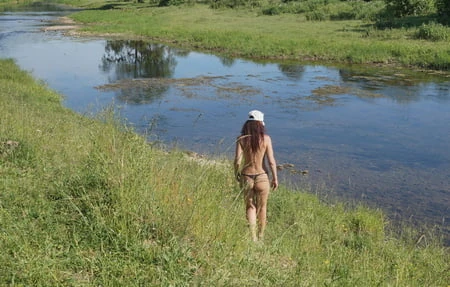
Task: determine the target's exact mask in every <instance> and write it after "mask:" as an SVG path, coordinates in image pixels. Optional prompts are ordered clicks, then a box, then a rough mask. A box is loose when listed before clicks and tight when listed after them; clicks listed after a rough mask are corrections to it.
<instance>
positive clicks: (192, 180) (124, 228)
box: [0, 59, 450, 287]
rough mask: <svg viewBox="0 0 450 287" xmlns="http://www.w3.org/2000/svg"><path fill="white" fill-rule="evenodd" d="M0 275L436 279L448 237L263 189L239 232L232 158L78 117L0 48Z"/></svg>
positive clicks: (25, 280) (105, 119)
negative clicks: (254, 222)
mask: <svg viewBox="0 0 450 287" xmlns="http://www.w3.org/2000/svg"><path fill="white" fill-rule="evenodd" d="M0 113H1V115H2V116H1V117H0V175H1V176H0V222H1V224H0V249H1V250H2V252H0V285H1V286H211V285H214V286H443V287H448V286H449V282H450V272H449V270H450V253H449V249H448V248H445V247H443V246H442V245H440V243H439V240H438V238H437V237H435V236H433V235H432V234H431V233H418V232H416V231H415V230H413V229H409V228H404V229H401V230H396V231H395V235H394V234H393V233H391V231H389V230H390V229H391V228H392V226H391V225H390V224H389V222H386V220H385V218H384V216H383V214H382V213H381V212H379V211H376V210H371V209H367V208H364V207H357V208H352V209H350V208H348V207H345V206H344V205H343V204H336V205H327V204H323V203H321V202H320V200H319V199H318V198H316V197H315V196H314V195H311V194H309V193H307V192H306V191H298V190H297V191H294V190H288V189H286V188H285V187H281V188H280V189H279V190H277V191H276V192H274V193H272V194H271V197H270V199H269V206H268V211H269V213H268V229H267V234H266V239H265V242H264V243H263V244H254V243H252V242H250V240H249V237H248V234H247V226H246V220H245V217H244V206H243V199H242V194H241V193H240V190H239V188H238V186H237V185H236V183H235V182H234V180H233V172H232V166H231V163H230V162H227V161H225V160H222V159H215V160H213V159H209V160H205V159H203V160H202V159H198V158H193V157H192V156H187V155H186V154H185V153H183V152H181V151H176V150H174V151H171V152H167V151H165V150H164V148H163V147H160V146H155V145H154V144H153V143H149V142H147V141H146V140H145V138H144V137H142V136H139V135H137V134H136V133H134V132H133V131H132V130H129V129H128V128H127V127H125V126H124V125H123V124H122V123H121V121H120V117H119V116H117V115H115V114H114V113H113V112H112V111H111V110H105V111H104V112H103V113H101V114H100V115H96V116H95V117H94V116H92V117H89V116H85V117H83V116H80V115H78V114H76V113H74V112H72V111H70V110H68V109H66V108H63V107H62V106H61V95H59V94H56V93H55V92H53V91H51V90H49V89H48V88H47V87H46V86H45V85H44V84H43V83H39V82H36V81H35V80H34V79H33V78H32V77H31V76H30V75H29V74H28V73H26V72H24V71H21V70H20V69H19V68H18V67H17V66H16V65H15V63H14V62H13V61H12V60H5V59H3V60H0Z"/></svg>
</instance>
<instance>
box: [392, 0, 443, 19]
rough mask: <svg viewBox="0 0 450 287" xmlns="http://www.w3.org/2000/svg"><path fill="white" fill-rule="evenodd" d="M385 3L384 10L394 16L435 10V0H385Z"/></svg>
mask: <svg viewBox="0 0 450 287" xmlns="http://www.w3.org/2000/svg"><path fill="white" fill-rule="evenodd" d="M442 1H447V0H442ZM385 3H386V10H387V11H388V12H389V13H392V15H393V16H394V17H404V16H410V15H416V16H417V15H425V14H429V13H432V12H434V11H435V0H385Z"/></svg>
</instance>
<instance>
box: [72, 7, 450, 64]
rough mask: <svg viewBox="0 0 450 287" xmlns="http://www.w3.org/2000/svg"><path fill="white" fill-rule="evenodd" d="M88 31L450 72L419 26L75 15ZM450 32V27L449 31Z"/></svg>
mask: <svg viewBox="0 0 450 287" xmlns="http://www.w3.org/2000/svg"><path fill="white" fill-rule="evenodd" d="M71 17H72V18H74V19H75V20H76V21H79V22H81V23H85V24H87V25H86V26H85V27H83V30H84V31H89V32H91V33H100V34H102V33H118V34H124V35H136V36H139V37H145V38H148V39H152V40H156V41H161V42H165V43H170V44H172V45H176V46H186V47H189V48H195V49H200V50H208V51H216V52H220V53H224V54H228V55H232V56H240V57H249V58H266V59H270V58H273V59H291V60H320V61H329V62H345V63H382V64H392V63H395V64H402V65H415V66H420V67H430V68H433V67H434V68H438V69H447V68H448V67H449V63H450V55H449V54H448V44H449V42H448V41H434V42H433V41H424V40H418V39H416V38H415V36H414V35H415V34H416V33H417V30H418V27H410V28H399V29H386V30H379V29H377V28H375V26H374V23H370V22H366V21H360V20H351V21H349V20H344V21H307V20H306V19H305V17H304V16H302V15H301V14H300V15H289V14H283V15H275V16H263V15H259V14H258V13H257V12H255V11H248V10H213V9H210V8H208V7H207V6H203V5H195V6H183V7H147V8H142V9H133V8H122V7H121V6H120V5H119V4H117V7H116V9H111V10H101V11H100V10H86V11H83V12H80V13H76V14H73V15H71ZM448 29H450V28H448Z"/></svg>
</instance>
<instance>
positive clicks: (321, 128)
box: [0, 12, 450, 242]
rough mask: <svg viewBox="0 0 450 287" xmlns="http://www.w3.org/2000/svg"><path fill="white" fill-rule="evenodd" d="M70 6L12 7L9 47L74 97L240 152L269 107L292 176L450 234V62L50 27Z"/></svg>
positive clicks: (69, 101) (5, 30) (217, 150)
mask: <svg viewBox="0 0 450 287" xmlns="http://www.w3.org/2000/svg"><path fill="white" fill-rule="evenodd" d="M59 15H61V14H60V13H54V12H15V13H3V14H0V57H1V58H13V59H15V60H16V62H17V64H18V65H19V66H20V67H21V68H22V69H24V70H28V71H30V72H31V73H32V75H33V76H34V77H36V78H37V79H40V80H43V81H45V82H46V83H47V84H48V86H49V87H50V88H52V89H54V90H56V91H58V92H60V93H61V94H62V95H63V96H64V101H63V104H64V105H65V106H67V107H69V108H71V109H73V110H75V111H77V112H79V113H82V114H86V115H92V114H95V113H96V112H98V111H99V110H101V109H103V108H105V107H111V106H113V107H114V108H115V109H116V110H117V111H118V112H120V114H121V116H122V117H123V118H124V119H125V120H126V121H128V122H129V124H130V125H133V126H134V127H135V128H136V130H137V131H138V132H139V133H142V134H144V135H146V136H148V138H149V140H152V141H159V142H161V143H164V144H166V145H168V146H169V147H173V146H177V147H179V148H182V149H186V150H191V151H195V152H197V153H201V154H207V155H209V156H221V157H226V158H230V159H231V158H232V157H233V152H234V139H235V137H236V136H237V135H238V134H239V132H240V128H241V126H242V124H243V123H244V121H245V120H246V117H247V112H248V111H249V110H251V109H259V110H261V111H263V112H264V113H265V122H266V128H267V131H268V133H269V134H270V135H271V136H272V139H273V144H274V148H275V155H276V158H277V161H278V164H279V165H281V166H283V167H284V169H283V170H280V175H281V177H282V179H283V182H284V183H285V184H290V185H293V186H295V187H298V188H306V189H307V190H309V191H310V192H313V193H317V194H318V195H319V196H320V197H321V198H322V199H323V200H326V201H327V200H328V201H332V200H335V199H336V198H337V199H339V200H341V201H345V202H350V203H356V202H363V203H365V204H367V205H369V206H371V207H375V208H381V209H383V210H384V211H385V212H386V214H387V215H388V217H389V218H390V219H392V220H393V221H399V220H401V221H402V222H408V223H413V224H416V223H419V224H424V223H425V224H429V225H432V226H435V227H436V228H438V230H441V231H442V234H443V236H444V240H445V241H447V242H450V232H449V230H450V225H449V223H448V221H449V220H450V149H449V146H450V127H449V123H450V74H448V73H439V72H434V73H427V72H424V71H411V70H401V69H396V68H389V69H386V68H381V67H367V66H365V67H364V66H362V67H361V66H343V67H336V66H325V65H312V64H302V63H292V62H283V63H281V62H277V63H270V62H264V63H261V62H252V61H249V60H244V59H230V58H224V57H219V56H216V55H210V54H204V53H198V52H195V51H186V50H180V49H176V48H173V47H168V46H164V45H159V44H156V43H145V42H142V41H132V40H128V41H125V40H122V41H119V40H108V39H104V38H80V37H71V36H67V35H64V34H63V33H62V32H61V31H43V30H42V28H43V27H48V26H51V25H54V24H53V23H52V22H49V21H50V20H52V19H54V18H55V17H57V16H59Z"/></svg>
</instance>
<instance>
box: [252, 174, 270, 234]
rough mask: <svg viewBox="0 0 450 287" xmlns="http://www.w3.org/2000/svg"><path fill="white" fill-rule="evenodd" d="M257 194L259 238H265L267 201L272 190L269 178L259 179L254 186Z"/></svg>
mask: <svg viewBox="0 0 450 287" xmlns="http://www.w3.org/2000/svg"><path fill="white" fill-rule="evenodd" d="M253 189H254V190H255V194H256V216H257V219H258V239H259V240H263V239H264V231H265V230H266V224H267V201H268V198H269V192H270V183H269V180H268V178H267V180H264V181H258V182H256V183H255V185H254V188H253Z"/></svg>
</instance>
